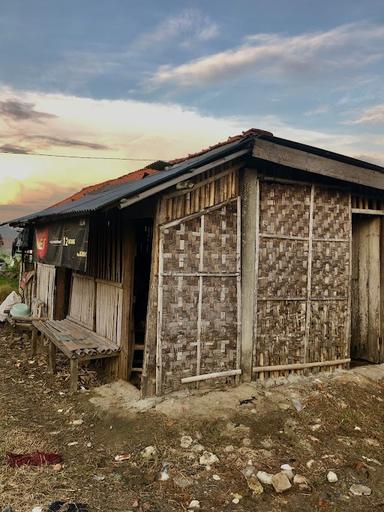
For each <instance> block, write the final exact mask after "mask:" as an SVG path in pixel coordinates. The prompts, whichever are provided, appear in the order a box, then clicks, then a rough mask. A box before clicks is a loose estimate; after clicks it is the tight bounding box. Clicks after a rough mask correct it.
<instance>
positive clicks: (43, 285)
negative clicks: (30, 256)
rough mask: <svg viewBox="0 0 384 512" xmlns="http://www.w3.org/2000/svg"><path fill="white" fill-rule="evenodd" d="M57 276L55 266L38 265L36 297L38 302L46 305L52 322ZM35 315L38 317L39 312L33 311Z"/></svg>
mask: <svg viewBox="0 0 384 512" xmlns="http://www.w3.org/2000/svg"><path fill="white" fill-rule="evenodd" d="M55 276H56V269H55V267H54V266H53V265H46V264H44V263H37V265H36V294H35V297H36V300H37V301H41V302H42V303H43V304H44V305H45V309H46V314H47V317H48V318H49V319H50V320H53V318H54V307H55V302H54V301H55ZM34 308H35V306H34ZM33 314H34V315H35V316H36V315H37V311H33Z"/></svg>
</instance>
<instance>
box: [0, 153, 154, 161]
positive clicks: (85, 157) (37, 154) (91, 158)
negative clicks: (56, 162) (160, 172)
mask: <svg viewBox="0 0 384 512" xmlns="http://www.w3.org/2000/svg"><path fill="white" fill-rule="evenodd" d="M0 153H1V154H3V155H17V156H46V157H50V158H81V159H84V160H125V161H132V162H154V161H156V160H158V158H125V157H119V156H91V155H82V156H77V155H56V154H53V153H19V152H17V151H1V150H0Z"/></svg>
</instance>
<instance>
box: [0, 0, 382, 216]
mask: <svg viewBox="0 0 384 512" xmlns="http://www.w3.org/2000/svg"><path fill="white" fill-rule="evenodd" d="M383 83H384V4H383V1H382V0H366V1H365V2H361V0H359V1H355V0H340V1H338V2H335V1H334V0H332V1H329V0H323V1H322V2H319V1H318V0H317V1H312V0H291V1H287V0H275V1H274V2H270V1H264V0H263V1H261V0H237V1H236V2H229V1H226V0H221V1H218V0H212V1H209V2H207V1H205V2H203V1H195V2H191V1H184V0H161V1H159V0H157V1H156V0H144V1H142V2H137V1H131V0H108V2H106V1H101V0H100V1H99V0H81V1H79V0H76V1H75V0H67V1H66V2H54V1H52V0H33V1H29V0H0V221H6V220H8V219H11V218H14V217H17V216H20V215H23V214H25V213H28V212H30V211H34V210H37V209H41V208H44V207H46V206H49V205H50V204H52V203H54V202H57V201H58V200H59V199H61V198H63V197H65V196H66V195H69V194H70V193H72V192H74V191H76V190H77V189H79V188H81V187H83V186H85V185H88V184H91V183H95V182H98V181H103V180H105V179H108V178H111V177H116V176H118V175H121V174H125V173H126V172H129V171H130V170H134V169H138V168H141V167H144V166H145V165H147V164H148V163H150V162H151V161H154V160H158V159H162V160H167V159H170V158H176V157H178V156H183V155H186V154H188V153H190V152H193V151H196V150H198V149H200V148H202V147H206V146H208V145H210V144H214V143H215V142H217V141H219V140H224V139H226V138H227V137H228V136H229V135H233V134H236V133H239V132H241V131H242V130H246V129H248V128H251V127H255V128H262V129H265V130H269V131H272V132H273V133H274V134H275V135H277V136H281V137H286V138H291V139H294V140H297V141H299V142H304V143H309V144H312V145H317V146H321V147H324V148H327V149H331V150H333V151H337V152H341V153H345V154H348V155H351V156H354V157H357V158H362V159H365V160H369V161H372V162H375V163H379V164H381V165H384V130H383V129H384V87H383ZM37 153H44V154H50V155H67V156H83V157H84V156H87V157H99V159H91V158H86V159H85V158H84V159H77V158H60V157H48V156H38V155H37ZM100 157H103V158H104V157H110V158H114V160H107V159H100ZM117 158H126V159H138V160H137V161H133V160H117Z"/></svg>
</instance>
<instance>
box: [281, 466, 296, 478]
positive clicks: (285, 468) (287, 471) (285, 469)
mask: <svg viewBox="0 0 384 512" xmlns="http://www.w3.org/2000/svg"><path fill="white" fill-rule="evenodd" d="M280 468H281V469H282V471H283V473H285V474H286V475H287V477H288V478H289V479H290V480H292V479H293V467H292V466H290V465H289V464H282V465H281V466H280Z"/></svg>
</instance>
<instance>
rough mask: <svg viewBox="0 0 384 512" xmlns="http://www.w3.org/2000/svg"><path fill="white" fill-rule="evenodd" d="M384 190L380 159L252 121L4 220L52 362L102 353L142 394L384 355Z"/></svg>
mask: <svg viewBox="0 0 384 512" xmlns="http://www.w3.org/2000/svg"><path fill="white" fill-rule="evenodd" d="M383 190H384V168H382V167H379V166H377V165H373V164H371V163H367V162H363V161H360V160H356V159H353V158H349V157H347V156H342V155H340V154H336V153H332V152H329V151H325V150H322V149H318V148H315V147H311V146H307V145H304V144H299V143H296V142H293V141H289V140H285V139H281V138H278V137H274V136H273V135H272V134H271V133H269V132H265V131H262V130H256V129H251V130H249V131H247V132H244V133H243V134H242V135H239V136H235V137H232V138H230V139H229V140H228V141H226V142H224V143H220V144H217V145H216V146H213V147H211V148H209V149H207V150H204V151H202V152H200V153H197V154H195V155H191V156H189V157H187V158H185V159H180V160H179V161H173V162H156V163H154V164H152V165H151V166H149V167H148V168H147V169H142V170H140V171H136V172H134V173H131V174H128V175H125V176H123V177H120V178H118V179H116V180H111V181H109V182H106V183H102V184H99V185H95V186H93V187H88V188H85V189H83V190H82V191H80V192H79V193H78V194H75V195H74V196H72V197H71V198H68V199H67V200H65V201H63V202H61V203H59V204H57V205H54V206H52V207H50V208H48V209H46V210H44V211H40V212H37V213H34V214H32V215H29V216H27V217H23V218H20V219H16V220H14V221H13V222H11V225H15V226H23V227H29V228H30V229H33V230H34V232H35V235H36V236H35V247H34V261H35V267H36V274H35V278H34V282H33V283H34V284H33V286H34V288H33V293H32V296H33V298H31V300H32V301H33V300H35V301H36V300H37V301H38V303H39V304H40V305H41V304H43V305H45V308H43V309H44V311H45V317H47V318H48V320H46V321H42V322H38V324H37V327H38V329H39V330H40V331H41V332H43V333H44V334H45V335H46V336H47V338H49V339H50V340H51V341H52V340H56V341H55V343H52V346H53V345H55V348H53V349H52V351H51V353H50V364H51V366H54V361H53V359H52V358H54V351H55V350H56V348H59V349H61V350H63V351H64V352H65V353H67V354H68V357H69V358H70V359H71V365H72V366H73V368H72V370H73V373H74V375H75V378H76V375H77V373H76V372H77V363H78V361H77V360H78V359H79V360H80V361H81V360H82V358H83V359H92V358H93V357H92V355H93V356H95V357H100V358H103V357H107V356H110V358H109V360H110V361H113V363H110V364H112V368H113V370H114V372H115V374H116V376H117V377H118V378H121V379H125V380H132V381H134V382H136V383H139V384H140V386H141V390H142V394H143V396H151V395H154V394H157V395H163V394H166V393H169V392H171V391H175V390H181V389H186V388H196V387H197V386H204V385H205V386H223V385H229V384H235V383H239V382H242V381H251V380H263V379H267V378H277V377H284V376H288V375H290V374H295V373H298V374H303V373H307V372H309V371H320V370H328V369H330V368H347V367H348V366H349V364H350V361H351V358H353V359H362V360H365V361H369V362H374V363H379V362H384V343H383V336H384V237H383V233H384V222H383V219H384V217H383V215H384V194H383ZM44 325H45V327H44ZM103 343H104V345H103ZM98 344H99V345H98ZM100 344H101V345H100ZM100 346H102V348H100ZM76 347H77V348H76ZM95 347H96V348H95ZM97 347H98V348H97ZM87 356H89V357H87ZM75 385H76V384H75Z"/></svg>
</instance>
